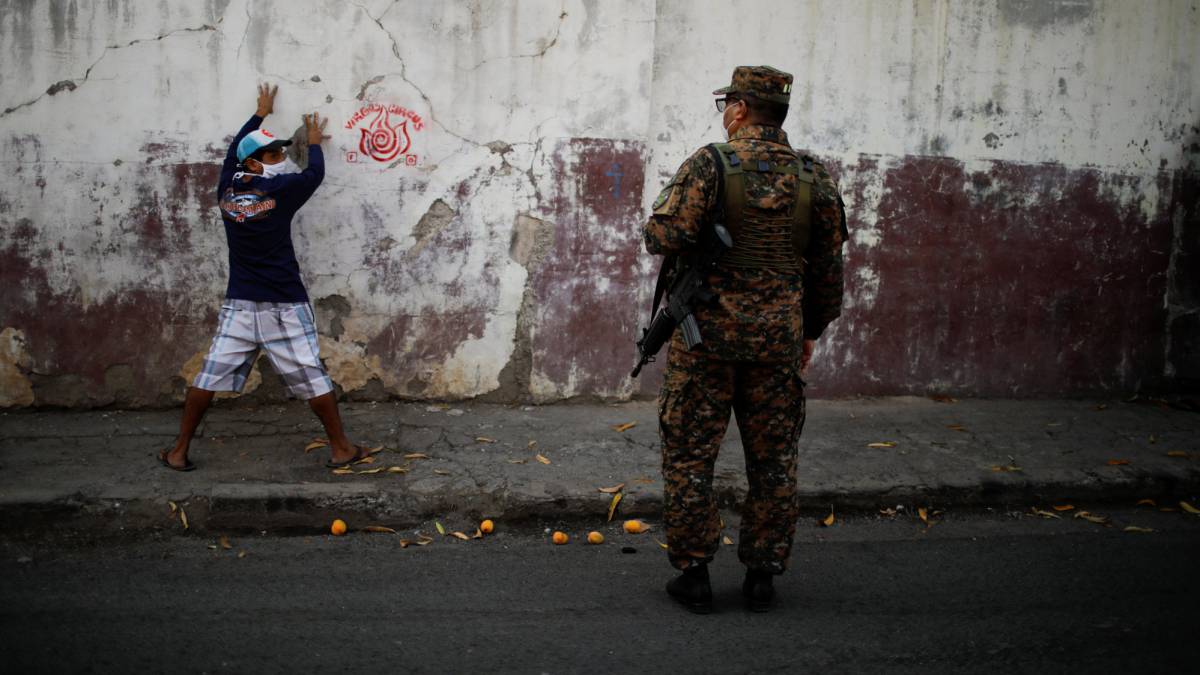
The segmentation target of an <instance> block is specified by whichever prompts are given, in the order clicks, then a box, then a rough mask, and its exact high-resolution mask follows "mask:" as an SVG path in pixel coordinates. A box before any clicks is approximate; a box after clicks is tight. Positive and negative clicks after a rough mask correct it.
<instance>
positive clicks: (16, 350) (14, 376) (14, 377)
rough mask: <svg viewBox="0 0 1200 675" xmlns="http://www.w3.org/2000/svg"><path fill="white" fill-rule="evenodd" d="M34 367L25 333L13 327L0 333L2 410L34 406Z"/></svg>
mask: <svg viewBox="0 0 1200 675" xmlns="http://www.w3.org/2000/svg"><path fill="white" fill-rule="evenodd" d="M32 367H33V359H32V358H31V357H30V356H29V350H28V349H27V348H26V346H25V333H23V332H21V331H19V330H17V329H16V328H12V327H9V328H5V329H4V330H3V331H0V408H11V407H14V406H27V405H33V383H32V382H30V380H29V376H28V373H29V371H30V369H31V368H32Z"/></svg>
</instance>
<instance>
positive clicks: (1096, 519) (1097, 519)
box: [1075, 511, 1108, 525]
mask: <svg viewBox="0 0 1200 675" xmlns="http://www.w3.org/2000/svg"><path fill="white" fill-rule="evenodd" d="M1075 517H1076V518H1082V519H1084V520H1086V521H1088V522H1089V523H1096V524H1097V525H1107V524H1108V516H1100V515H1096V514H1094V513H1088V512H1087V511H1078V512H1076V513H1075Z"/></svg>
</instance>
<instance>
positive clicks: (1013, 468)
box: [992, 464, 1024, 473]
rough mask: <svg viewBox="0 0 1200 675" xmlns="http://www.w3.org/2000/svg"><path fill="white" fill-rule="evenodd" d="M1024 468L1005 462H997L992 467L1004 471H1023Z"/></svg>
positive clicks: (993, 469) (994, 469)
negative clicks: (1002, 463)
mask: <svg viewBox="0 0 1200 675" xmlns="http://www.w3.org/2000/svg"><path fill="white" fill-rule="evenodd" d="M1023 470H1024V469H1022V468H1021V467H1019V466H1017V465H1016V464H1005V465H1003V466H1001V465H999V464H997V465H996V466H993V467H992V471H996V472H1003V473H1013V472H1014V471H1023Z"/></svg>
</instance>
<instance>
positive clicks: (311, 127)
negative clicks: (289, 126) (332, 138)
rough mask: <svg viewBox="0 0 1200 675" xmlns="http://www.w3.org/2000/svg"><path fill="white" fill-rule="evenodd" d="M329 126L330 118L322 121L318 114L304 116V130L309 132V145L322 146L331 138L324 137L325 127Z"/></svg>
mask: <svg viewBox="0 0 1200 675" xmlns="http://www.w3.org/2000/svg"><path fill="white" fill-rule="evenodd" d="M326 124H329V118H328V117H326V118H325V119H321V116H320V115H318V114H317V113H315V112H314V113H313V114H311V115H304V129H305V130H306V131H308V144H309V145H320V144H321V141H322V140H323V139H326V138H329V137H328V136H325V135H323V134H324V133H325V125H326Z"/></svg>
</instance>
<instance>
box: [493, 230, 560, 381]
mask: <svg viewBox="0 0 1200 675" xmlns="http://www.w3.org/2000/svg"><path fill="white" fill-rule="evenodd" d="M554 234H555V226H554V223H551V222H549V221H545V220H541V219H539V218H534V217H533V216H530V215H527V214H524V213H521V214H517V218H516V221H515V222H514V223H513V231H512V238H511V240H510V241H509V247H508V255H509V257H510V258H512V260H513V262H515V263H517V264H518V265H520V266H521V267H523V268H525V271H526V273H527V274H526V277H525V287H524V289H523V290H522V293H521V306H520V309H518V310H517V326H516V330H515V331H514V333H513V352H512V355H511V356H510V357H509V359H508V362H507V363H506V364H504V368H503V369H502V370H501V371H500V375H499V377H498V379H499V381H500V386H499V387H498V388H497V389H496V390H495V391H493V392H490V393H489V394H488V396H487V397H486V399H487V400H497V401H514V400H517V401H520V400H527V399H529V397H530V395H531V393H532V390H531V389H530V384H531V379H532V376H533V328H534V326H533V324H534V322H535V321H536V319H537V295H536V293H535V292H534V289H533V284H532V281H533V278H534V273H535V272H536V271H537V270H538V269H539V268H540V267H541V266H542V262H543V261H544V260H545V259H546V256H547V255H548V254H549V253H550V252H551V251H553V250H554Z"/></svg>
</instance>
